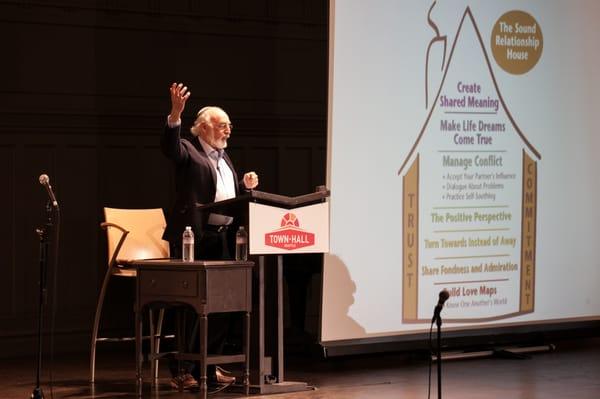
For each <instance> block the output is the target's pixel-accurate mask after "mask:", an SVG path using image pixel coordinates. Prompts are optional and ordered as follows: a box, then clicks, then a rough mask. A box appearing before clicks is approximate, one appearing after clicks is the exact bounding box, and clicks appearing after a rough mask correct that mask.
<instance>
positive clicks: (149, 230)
mask: <svg viewBox="0 0 600 399" xmlns="http://www.w3.org/2000/svg"><path fill="white" fill-rule="evenodd" d="M104 220H105V221H104V222H103V223H101V224H100V226H101V227H102V228H103V229H104V230H106V234H107V241H108V269H107V270H106V274H105V276H104V281H103V283H102V288H101V289H100V294H99V296H98V304H97V306H96V315H95V317H94V327H93V330H92V342H91V356H90V382H94V380H95V373H96V345H97V344H98V343H100V342H123V341H134V340H135V337H99V336H98V330H99V327H100V318H101V313H102V305H103V304H104V299H105V296H106V291H107V287H108V283H109V281H110V280H111V278H112V277H113V276H114V277H125V278H136V277H137V276H136V270H135V268H133V267H131V261H132V260H139V259H156V258H168V257H169V244H168V242H166V241H164V240H163V239H162V234H163V231H164V229H165V227H166V221H165V217H164V214H163V211H162V209H160V208H157V209H116V208H104ZM163 316H164V310H163V309H161V310H159V311H158V320H157V321H156V323H155V322H154V312H153V311H150V312H149V324H150V327H149V329H150V331H149V335H148V336H147V337H144V338H149V339H150V351H151V353H157V352H158V351H159V345H160V337H161V332H162V331H161V329H162V321H163ZM152 375H153V377H154V381H156V379H157V378H158V360H155V361H153V362H152Z"/></svg>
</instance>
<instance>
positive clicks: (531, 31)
mask: <svg viewBox="0 0 600 399" xmlns="http://www.w3.org/2000/svg"><path fill="white" fill-rule="evenodd" d="M491 42H492V44H491V48H492V54H493V55H494V59H495V60H496V63H497V64H498V65H499V66H500V67H501V68H502V69H504V70H505V71H506V72H508V73H512V74H514V75H521V74H524V73H526V72H529V71H530V70H531V69H532V68H533V67H534V66H535V64H537V62H538V61H539V59H540V57H541V56H542V48H543V47H544V37H543V36H542V28H541V27H540V25H539V24H538V23H537V21H536V20H535V18H533V17H532V16H531V15H530V14H528V13H526V12H524V11H519V10H513V11H509V12H507V13H505V14H504V15H502V16H501V17H500V18H499V19H498V21H496V24H495V25H494V28H493V29H492V38H491Z"/></svg>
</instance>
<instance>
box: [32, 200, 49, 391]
mask: <svg viewBox="0 0 600 399" xmlns="http://www.w3.org/2000/svg"><path fill="white" fill-rule="evenodd" d="M46 213H47V216H48V220H47V221H46V224H45V225H44V226H43V227H39V228H37V229H35V232H36V233H37V235H38V237H39V239H40V282H39V303H38V306H39V311H38V362H37V371H36V377H35V388H34V390H33V392H32V393H31V399H44V392H42V388H40V373H41V371H42V325H43V320H44V317H43V316H44V305H45V304H46V294H47V290H46V274H47V270H48V238H49V234H50V230H51V229H52V226H53V224H52V206H51V205H50V202H48V203H47V204H46Z"/></svg>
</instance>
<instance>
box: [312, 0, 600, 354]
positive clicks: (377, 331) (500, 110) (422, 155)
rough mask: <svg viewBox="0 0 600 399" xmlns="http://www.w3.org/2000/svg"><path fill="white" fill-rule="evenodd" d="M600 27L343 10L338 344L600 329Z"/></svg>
mask: <svg viewBox="0 0 600 399" xmlns="http://www.w3.org/2000/svg"><path fill="white" fill-rule="evenodd" d="M599 17H600V3H599V2H597V1H596V0H576V1H569V2H566V1H559V0H537V1H532V0H519V1H483V0H482V1H475V0H473V1H460V0H452V1H444V0H441V1H408V0H407V1H400V0H397V1H392V0H375V1H363V0H340V1H333V0H331V3H330V28H329V29H330V35H329V36H330V50H329V53H330V56H329V71H330V72H329V122H328V123H329V126H328V134H329V136H328V165H327V168H328V172H327V174H328V176H327V179H328V187H329V188H330V189H331V193H332V195H331V199H330V205H331V214H330V253H329V254H328V255H326V256H325V260H324V269H323V294H322V295H323V296H322V309H321V310H322V319H321V342H322V344H323V345H325V346H327V345H328V344H331V343H334V342H339V341H343V340H364V339H368V338H382V337H392V338H393V337H398V338H401V337H402V336H406V335H407V334H417V333H423V332H426V331H428V330H429V326H430V322H431V317H432V314H433V308H434V306H435V305H436V303H437V301H438V293H439V292H440V291H441V290H443V289H446V290H447V291H448V292H449V294H450V298H449V300H448V301H447V302H446V304H445V307H444V309H443V312H442V315H443V320H444V328H446V329H447V330H450V331H452V330H455V331H459V332H460V331H465V332H466V331H471V330H480V329H485V328H490V327H494V328H495V327H500V326H503V327H504V326H522V325H534V326H535V325H542V324H545V323H546V324H547V323H563V322H564V323H570V322H576V321H592V320H596V321H597V320H599V319H600V296H599V295H598V294H597V292H598V288H597V286H598V283H599V282H600V260H599V255H598V248H599V247H600V234H599V232H598V231H599V229H598V226H600V210H599V206H600V201H599V200H600V178H599V176H598V175H599V173H600V168H598V166H597V165H596V163H597V159H598V155H597V154H598V150H599V149H600V138H599V137H600V134H598V131H597V130H598V128H597V126H598V124H597V123H596V116H598V115H597V114H598V113H599V112H600V106H599V105H600V102H599V101H598V95H599V93H600V79H599V78H598V71H600V51H598V49H599V48H600V45H599V42H598V40H599V39H600V24H599V23H598V19H599ZM367 341H368V340H367Z"/></svg>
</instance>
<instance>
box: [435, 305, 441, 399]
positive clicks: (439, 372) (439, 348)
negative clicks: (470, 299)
mask: <svg viewBox="0 0 600 399" xmlns="http://www.w3.org/2000/svg"><path fill="white" fill-rule="evenodd" d="M440 313H441V312H437V317H436V319H435V325H436V326H437V391H438V399H442V316H441V315H440Z"/></svg>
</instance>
